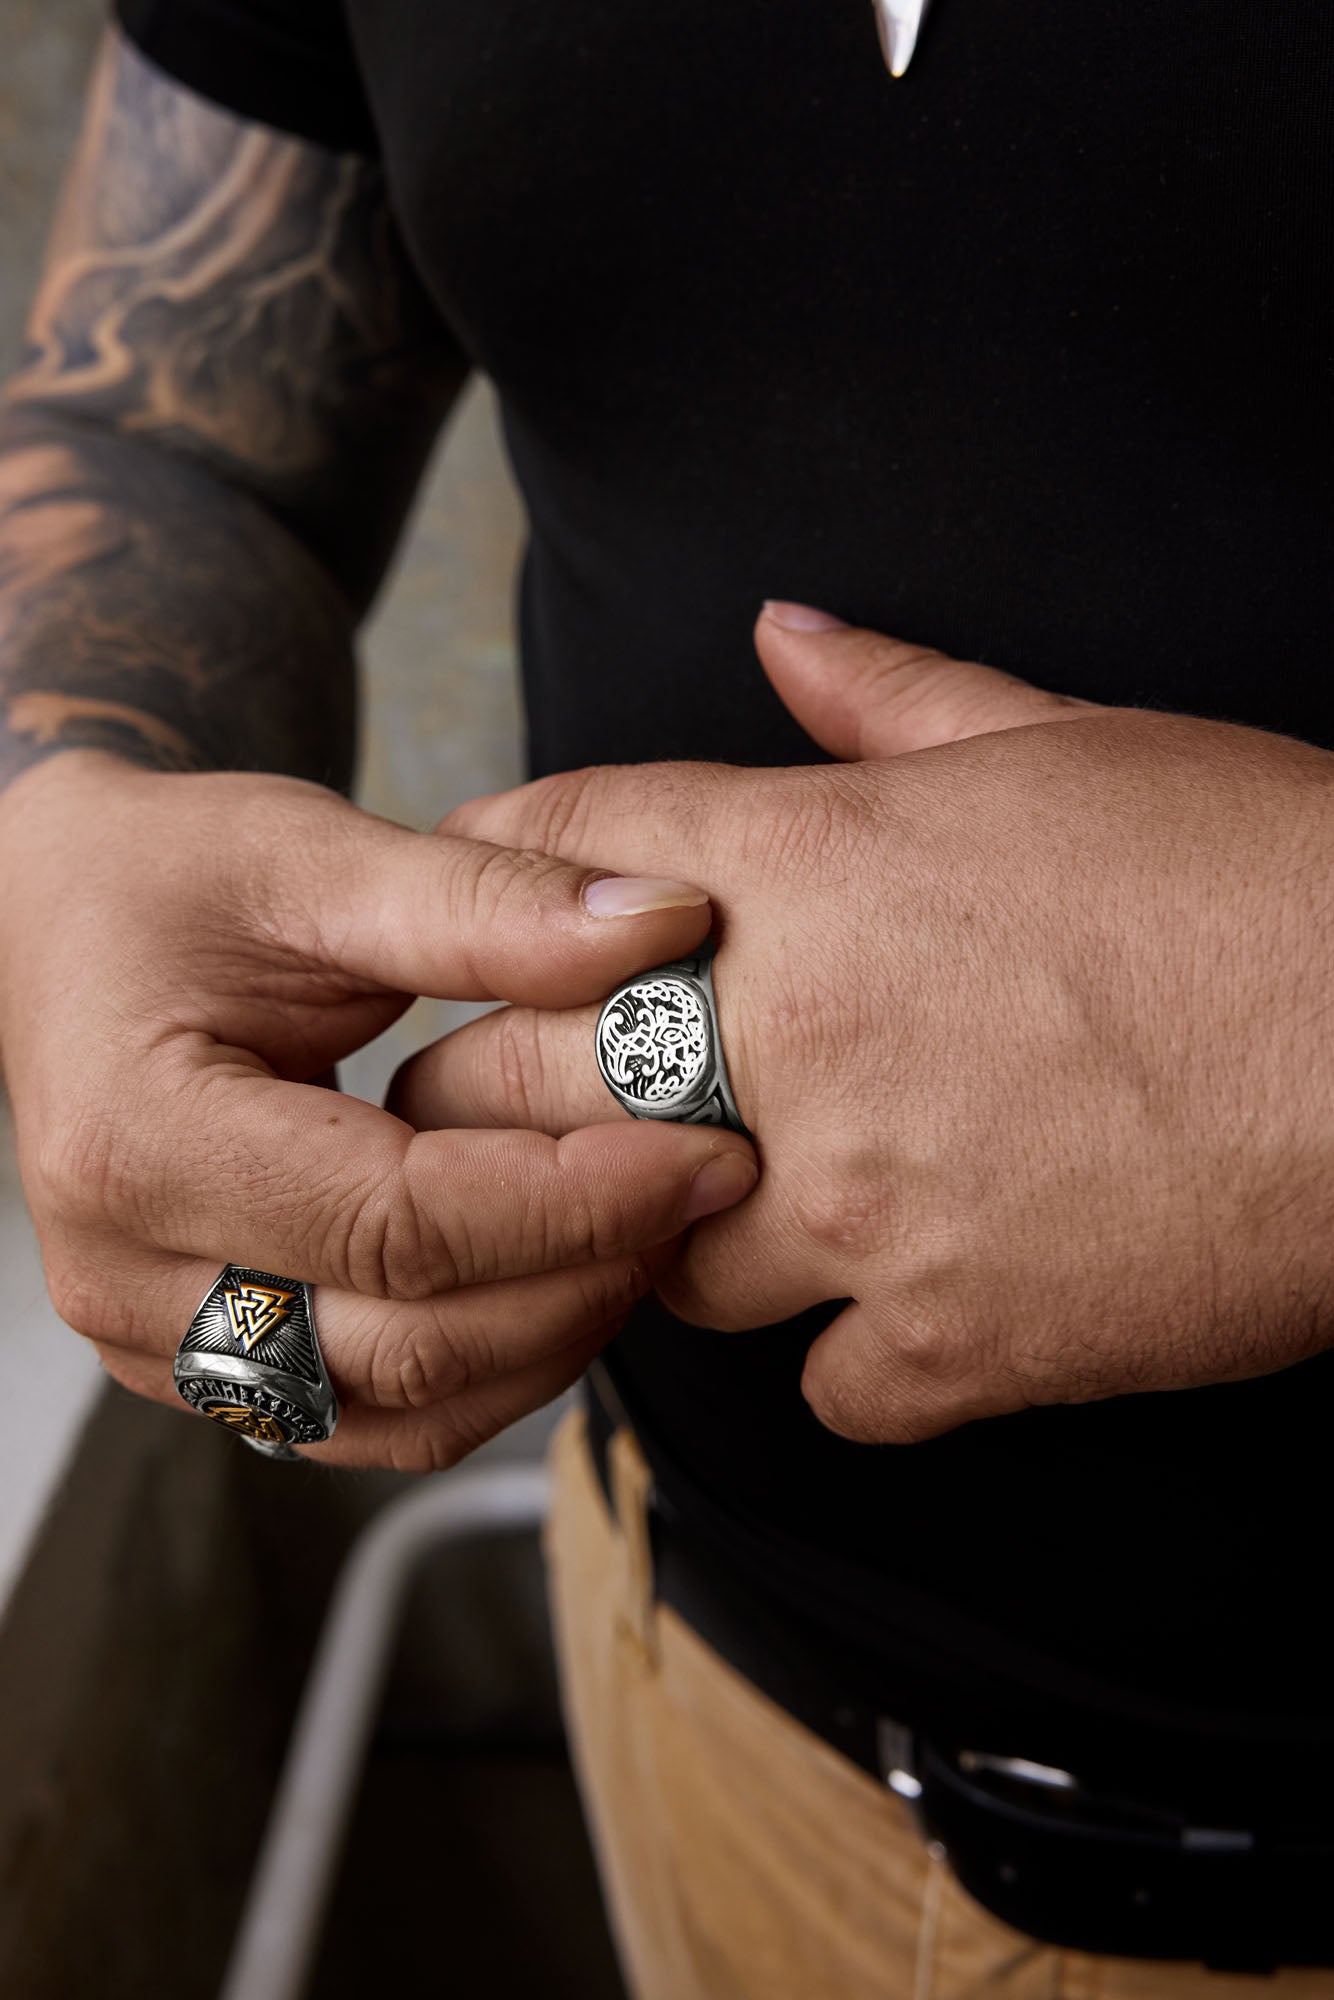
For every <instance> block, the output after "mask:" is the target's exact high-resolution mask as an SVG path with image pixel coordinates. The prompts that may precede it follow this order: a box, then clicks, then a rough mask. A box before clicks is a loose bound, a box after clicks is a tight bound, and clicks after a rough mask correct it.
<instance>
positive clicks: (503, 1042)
mask: <svg viewBox="0 0 1334 2000" xmlns="http://www.w3.org/2000/svg"><path fill="white" fill-rule="evenodd" d="M495 1024H496V1025H495V1045H494V1048H493V1050H492V1052H491V1053H492V1057H493V1059H494V1061H495V1064H496V1068H497V1070H498V1072H499V1076H500V1083H501V1089H502V1092H503V1096H504V1102H505V1105H506V1107H507V1109H508V1110H509V1112H510V1113H511V1114H512V1116H513V1118H514V1121H515V1123H516V1124H517V1125H532V1124H535V1123H536V1122H537V1119H536V1117H535V1115H534V1114H535V1111H537V1110H538V1109H540V1107H541V1105H542V1103H543V1100H544V1097H545V1089H544V1084H545V1077H544V1071H543V1055H542V1032H541V1025H540V1019H539V1016H538V1015H537V1014H536V1013H535V1012H532V1011H530V1010H529V1009H527V1008H519V1007H505V1008H502V1010H501V1011H500V1012H499V1013H498V1014H497V1015H496V1016H495Z"/></svg>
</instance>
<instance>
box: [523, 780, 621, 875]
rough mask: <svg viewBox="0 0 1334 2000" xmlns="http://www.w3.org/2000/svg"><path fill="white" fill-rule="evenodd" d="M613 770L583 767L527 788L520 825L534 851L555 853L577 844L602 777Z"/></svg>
mask: <svg viewBox="0 0 1334 2000" xmlns="http://www.w3.org/2000/svg"><path fill="white" fill-rule="evenodd" d="M614 768H615V767H614V766H607V765H597V764H587V765H585V766H584V768H583V769H582V770H579V771H561V772H557V773H556V774H555V775H554V776H552V777H549V778H542V779H539V781H538V782H537V783H536V784H535V785H532V786H530V787H529V790H528V795H527V798H526V800H525V808H526V810H525V813H524V825H525V828H526V830H527V833H528V838H529V840H530V841H531V843H532V845H533V846H534V847H539V848H545V849H547V850H549V851H550V852H553V853H556V852H559V850H560V848H561V846H562V844H563V843H564V842H566V841H570V840H577V839H578V837H579V835H580V833H581V832H582V831H583V830H584V828H585V826H586V825H587V822H588V818H589V815H590V812H591V809H592V806H593V802H594V799H595V797H596V794H597V792H598V790H599V788H600V786H601V784H602V782H603V773H604V772H605V771H608V770H614Z"/></svg>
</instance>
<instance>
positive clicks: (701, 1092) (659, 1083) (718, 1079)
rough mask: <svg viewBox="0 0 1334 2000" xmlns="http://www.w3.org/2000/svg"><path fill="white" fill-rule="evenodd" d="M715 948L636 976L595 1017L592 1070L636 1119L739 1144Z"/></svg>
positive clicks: (741, 1126) (742, 1130) (747, 1135)
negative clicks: (717, 1132) (711, 1128)
mask: <svg viewBox="0 0 1334 2000" xmlns="http://www.w3.org/2000/svg"><path fill="white" fill-rule="evenodd" d="M715 951H716V947H715V946H714V945H712V944H706V945H703V946H701V948H700V950H699V951H698V952H696V954H695V956H694V957H693V958H683V959H677V960H675V961H674V962H673V963H672V964H670V965H660V966H658V967H657V968H656V969H655V970H654V971H652V972H641V973H640V974H638V976H637V977H636V978H634V979H627V980H626V982H625V984H624V985H623V986H618V987H617V989H616V991H615V992H614V993H613V994H612V996H611V998H610V1000H608V1002H607V1004H606V1006H605V1007H604V1008H603V1009H602V1012H601V1014H599V1016H598V1024H597V1035H596V1047H597V1063H598V1069H599V1071H600V1072H601V1075H602V1080H603V1082H604V1083H605V1084H606V1086H607V1088H608V1090H609V1091H610V1092H611V1094H612V1096H613V1097H614V1098H615V1099H616V1102H617V1103H618V1104H620V1105H623V1106H624V1108H625V1109H626V1110H627V1111H628V1112H629V1113H630V1114H631V1116H632V1117H635V1118H666V1119H671V1120H672V1121H674V1122H675V1123H677V1124H681V1125H725V1126H726V1127H727V1129H728V1130H729V1131H731V1132H740V1133H741V1134H742V1135H743V1136H744V1137H745V1138H747V1139H748V1138H750V1136H751V1134H750V1133H749V1132H748V1131H747V1130H746V1127H745V1125H744V1124H743V1122H742V1119H741V1114H740V1112H739V1111H738V1110H737V1108H736V1100H735V1098H734V1097H733V1096H732V1086H731V1083H730V1082H729V1080H728V1075H727V1064H726V1062H725V1061H724V1059H723V1044H722V1037H721V1035H720V1033H719V1031H718V1009H717V1005H716V1004H715V1001H714V996H713V978H712V975H711V972H710V966H711V964H712V961H713V958H714V955H715Z"/></svg>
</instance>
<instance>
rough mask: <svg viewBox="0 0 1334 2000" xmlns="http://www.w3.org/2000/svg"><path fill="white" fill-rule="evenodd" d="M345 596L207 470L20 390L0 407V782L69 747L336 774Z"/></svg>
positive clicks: (345, 675)
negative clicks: (18, 399) (33, 404)
mask: <svg viewBox="0 0 1334 2000" xmlns="http://www.w3.org/2000/svg"><path fill="white" fill-rule="evenodd" d="M353 623H354V620H353V613H352V610H351V607H350V606H349V604H348V603H347V600H346V599H345V598H344V596H343V594H342V592H341V591H340V589H339V587H338V585H337V584H336V583H335V582H334V581H333V579H332V578H331V577H330V575H329V573H328V571H327V570H326V569H325V568H324V567H323V565H322V564H321V563H320V562H319V561H318V560H317V559H316V558H315V557H314V556H312V555H311V554H310V553H309V552H308V551H307V550H306V549H305V548H303V547H302V545H301V544H300V543H299V542H298V541H297V540H296V539H295V538H294V536H293V535H292V534H290V533H289V532H288V531H287V529H285V528H284V527H283V526H281V525H280V524H279V523H278V522H277V521H276V520H275V519H274V518H273V516H272V515H271V514H270V513H269V512H268V511H267V510H266V509H265V508H264V507H263V506H262V505H261V504H259V503H258V502H257V501H256V500H255V499H253V498H252V497H250V496H249V495H247V494H245V493H243V492H240V491H238V490H236V489H235V488H233V487H230V486H228V485H227V484H226V483H224V482H223V481H221V480H219V479H218V478H216V477H215V476H214V475H213V474H212V473H211V472H210V471H209V470H208V469H207V468H205V467H203V466H201V465H200V464H198V463H195V462H192V461H191V460H189V459H187V458H184V457H182V456H181V455H179V454H174V453H171V452H167V451H164V450H162V449H160V448H159V447H157V446H155V445H153V444H148V443H140V442H137V441H135V440H133V439H130V438H126V437H124V436H121V435H119V434H117V433H116V432H100V431H98V430H97V429H95V428H93V427H90V426H89V425H87V424H83V423H80V422H78V421H77V420H72V419H68V418H65V419H62V418H61V417H59V416H57V415H55V414H54V413H52V412H50V411H36V410H24V409H23V408H18V409H15V410H13V411H11V412H10V413H8V415H7V416H5V418H4V419H3V420H0V786H5V785H8V784H9V783H10V782H11V781H12V780H13V779H14V778H15V777H17V776H18V775H19V774H20V773H21V772H22V771H24V770H26V769H27V768H28V767H29V766H30V765H32V764H35V763H38V762H40V761H42V760H43V759H44V758H47V757H51V756H53V755H56V754H57V753H59V752H61V751H63V750H67V749H76V748H81V749H88V748H92V749H99V750H109V751H114V752H115V753H117V754H118V755H120V756H122V757H126V758H129V759H132V760H133V761H135V762H137V763H141V764H146V765H150V766H153V767H157V768H161V769H169V770H181V769H191V768H247V769H264V770H273V771H285V772H290V773H292V774H293V775H297V776H302V777H308V778H313V779H315V780H317V781H319V782H322V783H325V784H330V785H334V786H337V787H339V788H344V787H346V785H347V784H348V782H349V779H350V775H351V764H352V756H353V738H354V714H355V680H354V664H353V654H352V633H353Z"/></svg>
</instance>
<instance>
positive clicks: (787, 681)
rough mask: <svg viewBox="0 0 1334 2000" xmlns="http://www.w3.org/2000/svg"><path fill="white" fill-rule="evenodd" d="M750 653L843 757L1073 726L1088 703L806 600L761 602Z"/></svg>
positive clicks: (810, 728) (810, 727) (810, 729)
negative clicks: (862, 626)
mask: <svg viewBox="0 0 1334 2000" xmlns="http://www.w3.org/2000/svg"><path fill="white" fill-rule="evenodd" d="M755 650H756V652H757V653H758V654H759V656H760V661H761V664H762V665H763V667H764V670H765V672H766V673H767V674H768V676H769V679H770V680H771V681H772V682H773V684H774V687H775V688H776V689H777V691H778V694H779V696H780V698H781V700H782V701H783V703H784V704H785V706H786V707H787V708H789V709H790V710H791V712H792V714H793V715H795V717H796V718H797V721H798V722H799V723H800V724H801V726H802V728H803V729H805V730H806V731H807V733H808V734H809V735H811V736H813V737H814V738H815V740H816V742H817V743H818V744H820V745H821V747H822V748H823V749H825V750H829V751H831V752H832V753H833V755H834V756H835V757H841V758H843V759H844V760H845V761H849V762H850V761H852V760H853V759H856V758H861V757H897V756H900V755H901V754H902V753H903V752H904V751H907V750H928V749H930V748H931V746H932V745H933V744H936V743H957V742H958V741H959V740H960V738H962V737H965V736H986V735H988V734H990V732H991V731H993V730H997V729H1018V728H1022V727H1023V725H1024V724H1025V723H1030V722H1073V721H1075V720H1077V719H1078V718H1079V717H1080V716H1082V715H1086V714H1087V713H1088V711H1089V709H1090V708H1091V707H1092V706H1093V704H1092V703H1089V702H1083V701H1076V700H1074V699H1073V698H1072V697H1070V696H1068V695H1059V694H1047V693H1046V692H1045V691H1044V690H1043V689H1042V688H1035V687H1032V686H1030V684H1029V683H1028V682H1027V681H1021V680H1016V679H1015V678H1014V676H1013V675H1012V674H1003V673H1001V672H1000V671H999V669H997V668H996V667H984V666H980V665H979V664H978V662H977V661H976V660H952V659H951V658H950V657H949V654H948V653H937V652H934V651H933V650H932V649H931V647H929V646H911V645H909V644H908V643H907V642H906V641H905V640H903V639H889V638H886V637H885V635H884V634H883V633H881V632H865V631H861V630H859V629H858V627H856V626H854V625H845V624H844V623H843V622H842V620H841V619H838V618H833V617H831V616H830V614H829V613H828V612H827V611H817V610H815V609H814V608H813V607H812V606H810V605H806V604H784V603H770V604H766V605H765V607H764V609H763V611H762V612H761V613H760V616H759V619H758V620H757V622H756V626H755Z"/></svg>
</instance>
